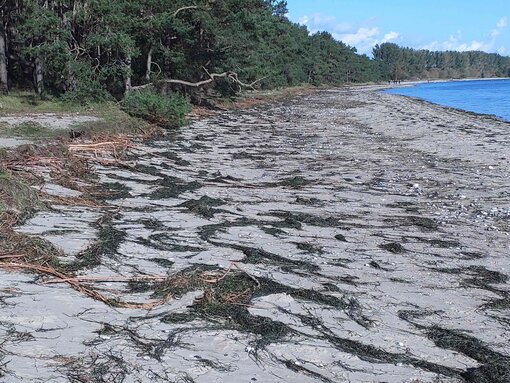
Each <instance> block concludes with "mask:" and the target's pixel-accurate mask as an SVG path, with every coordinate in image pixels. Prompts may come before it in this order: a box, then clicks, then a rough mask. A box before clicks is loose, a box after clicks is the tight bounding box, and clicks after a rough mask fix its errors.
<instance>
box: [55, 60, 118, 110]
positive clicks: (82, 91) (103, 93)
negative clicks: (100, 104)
mask: <svg viewBox="0 0 510 383" xmlns="http://www.w3.org/2000/svg"><path fill="white" fill-rule="evenodd" d="M103 75H104V73H103ZM66 77H67V79H68V80H67V83H66V91H65V93H63V94H62V100H63V101H65V102H67V103H71V104H81V105H87V104H90V103H93V102H97V101H106V100H108V99H109V98H111V96H110V94H109V93H108V91H107V90H106V89H105V87H104V86H103V85H102V84H101V81H100V79H101V77H100V73H97V72H96V71H94V69H93V68H92V66H91V65H89V64H88V63H86V62H79V61H74V62H70V63H69V64H68V66H67V68H66Z"/></svg>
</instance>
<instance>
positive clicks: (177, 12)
mask: <svg viewBox="0 0 510 383" xmlns="http://www.w3.org/2000/svg"><path fill="white" fill-rule="evenodd" d="M198 8H199V7H198V6H196V5H189V6H187V7H181V8H179V9H178V10H176V11H175V12H174V13H172V16H173V17H175V16H177V15H178V14H179V13H180V12H182V11H186V10H188V9H198Z"/></svg>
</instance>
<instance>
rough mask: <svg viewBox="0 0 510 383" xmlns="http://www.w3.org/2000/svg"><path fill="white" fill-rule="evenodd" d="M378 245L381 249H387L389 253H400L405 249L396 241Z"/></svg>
mask: <svg viewBox="0 0 510 383" xmlns="http://www.w3.org/2000/svg"><path fill="white" fill-rule="evenodd" d="M379 247H380V248H381V249H383V250H386V251H389V252H390V253H393V254H401V253H405V252H406V249H405V248H404V246H402V245H401V244H400V243H397V242H390V243H385V244H382V245H379Z"/></svg>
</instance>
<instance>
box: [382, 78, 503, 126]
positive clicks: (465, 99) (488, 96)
mask: <svg viewBox="0 0 510 383" xmlns="http://www.w3.org/2000/svg"><path fill="white" fill-rule="evenodd" d="M385 92H386V93H392V94H400V95H403V96H411V97H416V98H420V99H423V100H426V101H430V102H433V103H435V104H440V105H445V106H449V107H453V108H458V109H463V110H468V111H470V112H476V113H483V114H493V115H496V116H498V117H500V118H503V119H505V120H507V121H510V80H508V79H502V80H474V81H449V82H434V83H423V84H419V85H416V86H411V87H397V88H392V89H388V90H385Z"/></svg>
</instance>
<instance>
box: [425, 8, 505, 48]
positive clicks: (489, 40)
mask: <svg viewBox="0 0 510 383" xmlns="http://www.w3.org/2000/svg"><path fill="white" fill-rule="evenodd" d="M507 26H508V19H507V17H506V16H505V17H502V18H501V19H499V20H498V22H497V23H496V27H495V28H494V29H492V30H491V31H490V32H489V33H488V34H487V35H486V38H485V39H484V40H483V41H479V40H472V41H469V42H465V41H463V38H462V33H461V32H460V31H458V32H457V34H456V35H450V36H449V37H448V40H445V41H433V42H431V43H429V44H426V45H424V46H422V47H421V48H423V49H429V50H440V51H459V52H465V51H485V52H497V53H500V54H503V52H505V48H504V47H502V46H499V47H496V40H497V37H498V36H499V35H500V34H501V33H502V32H503V30H504V29H505V28H506V27H507Z"/></svg>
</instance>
